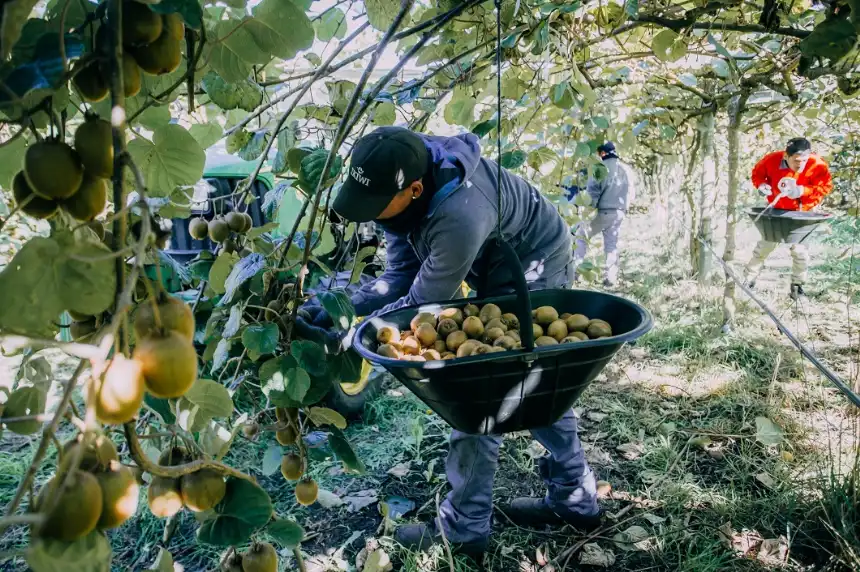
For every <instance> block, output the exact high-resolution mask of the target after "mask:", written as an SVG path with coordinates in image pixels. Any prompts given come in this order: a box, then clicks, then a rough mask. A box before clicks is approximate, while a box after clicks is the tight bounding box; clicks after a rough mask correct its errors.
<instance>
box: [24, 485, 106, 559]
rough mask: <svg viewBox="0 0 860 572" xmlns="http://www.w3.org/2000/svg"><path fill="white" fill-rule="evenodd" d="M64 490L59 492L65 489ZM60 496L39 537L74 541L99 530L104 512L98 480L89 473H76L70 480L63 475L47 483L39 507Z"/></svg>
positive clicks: (39, 500)
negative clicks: (97, 526)
mask: <svg viewBox="0 0 860 572" xmlns="http://www.w3.org/2000/svg"><path fill="white" fill-rule="evenodd" d="M64 481H67V482H66V486H65V487H64V488H62V490H58V489H59V487H62V486H63V482H64ZM54 495H59V498H57V499H56V501H55V502H54V506H53V508H52V509H51V512H49V513H48V514H45V515H44V516H45V520H44V521H43V522H42V526H41V527H40V528H39V536H42V537H44V538H50V539H53V540H61V541H63V542H74V541H75V540H77V539H78V538H81V537H82V536H86V535H87V534H89V533H90V532H92V531H93V530H95V528H96V524H97V523H98V521H99V517H100V516H101V513H102V491H101V488H100V487H99V481H98V479H96V478H95V477H94V476H93V475H91V474H90V473H86V472H84V471H73V472H72V473H71V474H70V475H68V478H66V475H63V474H60V475H57V476H55V477H54V478H52V479H51V480H50V481H48V482H47V483H46V484H45V486H44V487H42V490H41V491H40V492H39V496H38V498H37V500H36V505H37V507H41V506H43V505H44V504H45V503H46V502H47V501H48V500H49V499H51V498H52V497H54Z"/></svg>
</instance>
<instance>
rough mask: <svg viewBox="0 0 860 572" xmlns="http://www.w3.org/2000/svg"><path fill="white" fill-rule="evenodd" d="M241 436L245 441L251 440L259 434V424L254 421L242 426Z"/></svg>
mask: <svg viewBox="0 0 860 572" xmlns="http://www.w3.org/2000/svg"><path fill="white" fill-rule="evenodd" d="M242 434H243V435H245V438H246V439H253V438H254V437H256V436H257V435H259V434H260V424H259V423H257V422H256V421H251V422H249V423H245V424H244V425H242Z"/></svg>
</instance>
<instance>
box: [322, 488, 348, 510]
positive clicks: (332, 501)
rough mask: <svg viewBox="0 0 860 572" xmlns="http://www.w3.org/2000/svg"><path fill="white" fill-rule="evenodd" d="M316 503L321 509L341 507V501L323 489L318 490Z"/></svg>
mask: <svg viewBox="0 0 860 572" xmlns="http://www.w3.org/2000/svg"><path fill="white" fill-rule="evenodd" d="M317 502H318V503H320V505H321V506H322V507H323V508H335V507H338V506H341V505H343V499H342V498H340V497H339V496H337V495H336V494H334V493H333V492H331V491H327V490H325V489H320V490H319V494H318V495H317Z"/></svg>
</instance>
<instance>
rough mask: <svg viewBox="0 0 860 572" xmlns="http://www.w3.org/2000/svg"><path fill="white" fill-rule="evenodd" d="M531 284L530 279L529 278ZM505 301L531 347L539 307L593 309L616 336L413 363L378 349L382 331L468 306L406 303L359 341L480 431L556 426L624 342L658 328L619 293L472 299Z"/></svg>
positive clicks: (434, 404)
mask: <svg viewBox="0 0 860 572" xmlns="http://www.w3.org/2000/svg"><path fill="white" fill-rule="evenodd" d="M523 284H524V281H523ZM468 302H471V303H474V304H478V305H482V304H486V303H488V302H492V303H494V304H497V305H498V306H499V307H500V308H501V309H502V312H513V313H516V314H517V315H518V316H519V319H520V323H521V328H520V335H521V336H522V339H523V345H524V346H525V347H529V346H531V347H533V343H532V342H533V338H532V335H531V326H532V320H531V307H540V306H553V307H554V308H556V309H557V310H558V312H559V314H561V313H565V312H569V313H571V314H575V313H580V314H585V315H587V316H588V317H589V318H600V319H603V320H606V321H607V322H609V323H610V324H611V326H612V329H613V334H614V335H613V336H612V337H609V338H603V339H597V340H589V341H583V342H577V343H567V344H559V345H554V346H543V347H538V348H534V349H533V350H531V351H529V350H528V349H522V350H516V351H507V352H499V353H492V354H484V355H480V356H471V357H465V358H459V359H453V360H443V361H430V362H411V361H400V360H396V359H389V358H384V357H382V356H380V355H378V354H377V353H376V351H375V350H376V348H377V346H378V343H377V341H376V332H377V329H378V328H380V327H382V326H383V325H385V324H394V325H396V326H397V327H398V328H399V329H400V330H406V329H409V322H410V320H411V319H412V318H413V317H414V316H415V314H416V313H417V312H436V313H438V312H439V311H441V310H442V309H443V308H449V307H455V306H456V307H462V306H464V305H465V304H466V303H467V301H464V300H459V301H446V302H441V303H438V304H423V305H421V306H413V307H409V308H402V309H399V310H395V311H393V312H389V313H387V314H384V315H382V316H380V317H374V318H370V319H368V320H365V321H364V322H363V323H362V324H361V325H360V326H359V328H358V330H357V331H356V335H355V340H354V342H353V346H354V347H355V349H356V350H357V351H358V353H359V354H361V356H362V357H364V358H365V359H367V360H368V361H370V362H372V363H375V364H378V365H381V366H383V367H385V369H387V370H388V371H389V372H390V373H391V374H392V375H394V376H395V377H396V378H397V379H398V380H400V381H401V382H402V383H403V385H405V386H406V387H408V388H409V389H410V390H411V391H412V392H413V393H414V394H415V395H417V396H418V398H419V399H421V400H422V401H423V402H424V403H426V404H427V405H428V406H429V407H430V408H431V409H433V411H435V412H436V413H438V414H439V416H440V417H442V418H443V419H444V420H445V421H446V422H448V424H449V425H451V427H453V428H454V429H457V430H459V431H463V432H465V433H472V434H484V435H486V434H501V433H509V432H513V431H521V430H524V429H533V428H538V427H546V426H548V425H551V424H553V423H554V422H555V421H557V420H558V419H559V418H561V416H562V415H564V413H565V412H566V411H567V410H568V409H570V407H571V406H572V405H573V404H574V402H575V401H576V400H577V398H578V397H579V396H580V395H581V394H582V392H583V391H585V388H586V387H588V384H589V383H591V381H592V380H593V379H594V378H595V377H596V376H597V374H599V373H600V371H601V370H602V369H603V368H604V367H605V366H606V364H607V363H608V362H609V360H610V359H612V356H614V355H615V353H616V352H617V351H618V350H619V349H620V348H621V346H622V344H624V343H625V342H629V341H632V340H635V339H636V338H638V337H640V336H642V335H643V334H645V333H646V332H647V331H648V330H650V329H651V325H652V321H651V316H650V314H649V313H648V312H647V311H646V310H645V309H644V308H642V307H641V306H639V305H638V304H635V303H634V302H631V301H630V300H626V299H624V298H621V297H619V296H614V295H612V294H606V293H603V292H594V291H590V290H563V289H555V290H538V291H534V292H528V293H527V294H526V295H525V296H521V295H508V296H500V297H494V298H487V299H475V300H471V299H470V300H468Z"/></svg>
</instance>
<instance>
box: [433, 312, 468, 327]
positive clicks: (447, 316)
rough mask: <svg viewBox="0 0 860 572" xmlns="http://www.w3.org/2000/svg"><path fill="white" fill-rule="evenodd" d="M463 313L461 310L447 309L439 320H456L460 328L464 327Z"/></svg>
mask: <svg viewBox="0 0 860 572" xmlns="http://www.w3.org/2000/svg"><path fill="white" fill-rule="evenodd" d="M463 319H464V316H463V311H462V310H461V309H460V308H445V309H444V310H442V311H441V312H439V320H440V321H441V320H454V322H456V323H457V327H458V328H459V327H460V326H461V325H463Z"/></svg>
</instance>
